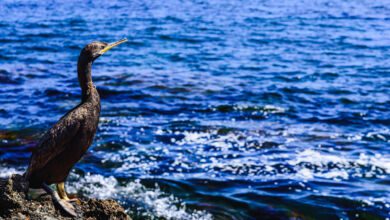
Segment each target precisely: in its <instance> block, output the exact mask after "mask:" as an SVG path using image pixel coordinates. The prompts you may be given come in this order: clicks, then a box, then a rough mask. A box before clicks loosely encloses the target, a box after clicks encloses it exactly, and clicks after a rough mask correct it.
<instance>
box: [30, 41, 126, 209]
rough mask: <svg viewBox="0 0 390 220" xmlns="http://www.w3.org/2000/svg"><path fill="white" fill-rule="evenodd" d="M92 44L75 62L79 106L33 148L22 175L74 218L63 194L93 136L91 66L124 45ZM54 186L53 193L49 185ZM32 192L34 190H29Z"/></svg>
mask: <svg viewBox="0 0 390 220" xmlns="http://www.w3.org/2000/svg"><path fill="white" fill-rule="evenodd" d="M126 41H127V39H122V40H120V41H117V42H115V43H111V44H108V43H104V42H93V43H90V44H88V45H87V46H85V47H84V48H83V49H82V50H81V53H80V56H79V59H78V63H77V73H78V80H79V83H80V87H81V91H82V98H81V103H80V104H79V105H77V106H76V107H74V108H73V109H71V110H70V111H69V112H68V113H66V114H65V115H64V116H62V117H61V119H60V120H59V121H58V122H57V123H56V124H55V125H53V126H52V127H51V128H50V129H49V130H48V131H47V132H46V133H45V134H44V136H43V137H42V138H41V139H40V141H39V142H38V144H37V146H36V147H35V149H34V151H33V153H32V156H31V160H30V164H29V166H28V168H27V171H26V172H25V174H24V177H25V179H26V180H27V181H28V182H29V188H32V189H34V188H35V189H36V188H43V189H44V190H45V191H46V192H48V193H50V194H51V195H52V197H53V200H54V202H56V203H57V204H58V205H60V207H61V208H62V209H63V210H64V211H65V212H67V213H68V214H70V215H72V216H77V215H76V212H75V209H74V206H73V205H72V204H71V203H69V201H71V200H70V199H69V198H68V195H67V194H66V192H65V187H64V182H65V180H66V178H67V177H68V175H69V172H70V170H71V169H72V167H73V166H74V165H75V164H76V163H77V162H78V161H79V160H80V158H81V157H82V156H83V154H84V153H85V152H86V151H87V150H88V147H89V146H90V145H91V143H92V140H93V138H94V136H95V133H96V129H97V127H98V122H99V116H100V97H99V93H98V91H97V90H96V88H95V86H94V85H93V82H92V76H91V68H92V63H93V62H94V61H95V60H96V59H97V58H98V57H100V56H101V55H102V54H104V53H105V52H107V51H108V50H110V49H111V48H113V47H115V46H117V45H119V44H121V43H124V42H126ZM50 184H56V191H55V190H52V189H51V188H50V187H49V186H48V185H50ZM32 191H33V190H32Z"/></svg>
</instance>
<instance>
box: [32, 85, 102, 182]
mask: <svg viewBox="0 0 390 220" xmlns="http://www.w3.org/2000/svg"><path fill="white" fill-rule="evenodd" d="M89 90H90V91H89V92H88V94H89V95H88V97H86V99H85V100H84V101H82V103H80V104H79V105H78V106H77V107H75V108H74V109H72V110H70V111H69V112H68V113H67V114H65V115H64V116H63V117H62V118H61V119H60V120H59V121H58V122H57V123H56V124H55V125H54V126H53V127H52V128H51V129H50V130H48V131H47V132H46V134H45V135H44V136H43V138H42V139H41V140H40V142H39V144H38V146H37V147H36V148H35V151H34V152H33V155H32V158H31V162H30V167H29V169H28V170H29V171H28V172H27V174H26V177H27V178H28V179H29V183H30V187H32V188H39V187H41V186H42V183H46V184H53V183H61V182H64V181H65V180H66V178H67V177H68V174H69V172H70V170H71V169H72V167H73V166H74V164H76V163H77V161H79V160H80V158H81V157H82V156H83V155H84V153H85V152H86V151H87V150H88V147H89V146H90V145H91V143H92V140H93V138H94V136H95V133H96V130H97V127H98V121H99V116H100V97H99V93H98V92H97V90H96V88H95V87H93V86H92V87H90V88H89ZM54 146H55V147H54ZM61 149H63V150H62V151H61ZM59 151H61V152H59ZM53 155H55V156H53ZM49 158H50V159H49ZM47 159H49V160H48V161H47V162H46V163H45V162H44V161H46V160H47ZM44 163H45V164H44Z"/></svg>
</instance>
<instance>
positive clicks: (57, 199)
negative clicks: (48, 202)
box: [42, 184, 77, 217]
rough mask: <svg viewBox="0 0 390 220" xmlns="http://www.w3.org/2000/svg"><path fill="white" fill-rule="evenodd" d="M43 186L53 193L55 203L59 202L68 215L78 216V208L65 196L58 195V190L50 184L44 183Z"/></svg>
mask: <svg viewBox="0 0 390 220" xmlns="http://www.w3.org/2000/svg"><path fill="white" fill-rule="evenodd" d="M42 186H43V189H44V190H46V192H48V193H50V194H51V196H52V198H53V201H54V203H55V204H57V205H58V206H60V208H61V209H62V210H63V211H64V212H66V213H67V214H68V215H70V216H72V217H77V213H76V209H75V207H74V206H73V205H72V204H71V203H69V202H68V201H67V200H66V199H64V198H61V197H60V196H59V195H58V192H57V191H55V190H53V189H52V188H50V187H49V186H48V185H46V184H42Z"/></svg>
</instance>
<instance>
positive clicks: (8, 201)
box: [0, 174, 131, 220]
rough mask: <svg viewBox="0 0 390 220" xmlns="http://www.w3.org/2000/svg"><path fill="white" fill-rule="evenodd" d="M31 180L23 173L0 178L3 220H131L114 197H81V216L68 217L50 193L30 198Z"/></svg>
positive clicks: (0, 204)
mask: <svg viewBox="0 0 390 220" xmlns="http://www.w3.org/2000/svg"><path fill="white" fill-rule="evenodd" d="M26 191H27V183H26V182H25V181H24V180H23V178H22V176H21V175H17V174H15V175H12V176H11V177H9V178H1V179H0V219H31V220H35V219H47V220H49V219H50V220H51V219H53V220H54V219H60V220H63V219H67V220H68V219H99V220H100V219H110V220H114V219H120V220H122V219H125V220H131V218H130V217H129V216H128V215H127V214H126V212H125V210H124V208H123V207H122V206H121V205H119V204H118V203H117V202H116V201H114V200H109V199H108V200H99V199H90V198H79V199H80V204H79V205H77V206H76V211H77V214H78V217H76V218H72V217H70V216H67V215H66V213H63V212H62V211H60V210H59V209H58V207H55V205H54V204H53V201H52V199H51V197H50V196H48V195H44V196H42V197H40V198H39V199H38V200H29V199H27V196H26Z"/></svg>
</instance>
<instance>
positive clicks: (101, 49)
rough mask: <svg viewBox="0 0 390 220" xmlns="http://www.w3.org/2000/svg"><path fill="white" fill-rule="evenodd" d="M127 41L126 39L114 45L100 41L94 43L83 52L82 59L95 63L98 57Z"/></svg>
mask: <svg viewBox="0 0 390 220" xmlns="http://www.w3.org/2000/svg"><path fill="white" fill-rule="evenodd" d="M126 41H127V39H126V38H125V39H122V40H119V41H117V42H114V43H105V42H100V41H95V42H92V43H90V44H88V45H87V46H85V47H84V48H83V49H82V50H81V53H80V58H81V57H82V58H83V59H86V61H88V62H93V61H94V60H96V59H97V58H98V57H100V56H101V55H103V54H104V53H105V52H107V51H109V50H110V49H112V48H114V47H116V46H118V45H119V44H122V43H124V42H126Z"/></svg>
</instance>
